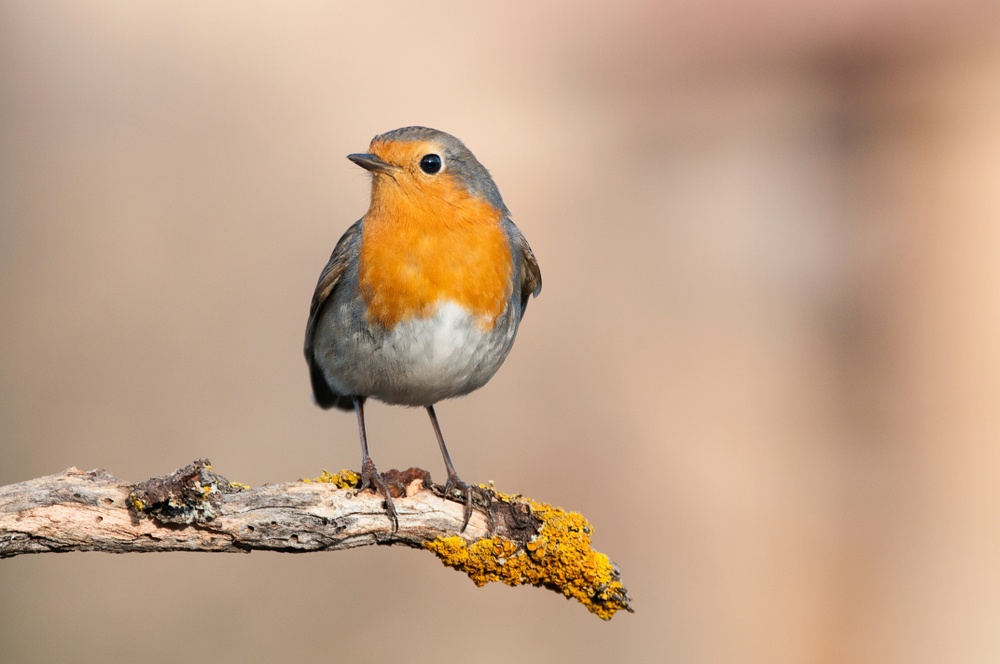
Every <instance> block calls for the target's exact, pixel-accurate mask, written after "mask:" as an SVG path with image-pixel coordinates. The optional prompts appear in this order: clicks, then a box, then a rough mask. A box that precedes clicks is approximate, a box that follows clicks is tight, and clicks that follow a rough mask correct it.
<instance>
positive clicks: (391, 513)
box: [354, 397, 399, 533]
mask: <svg viewBox="0 0 1000 664" xmlns="http://www.w3.org/2000/svg"><path fill="white" fill-rule="evenodd" d="M354 412H355V413H357V415H358V433H359V434H360V436H361V485H360V486H359V487H358V490H357V491H355V492H354V493H355V495H357V494H358V493H360V492H362V491H364V490H365V489H368V490H370V491H371V492H372V493H380V494H382V497H383V498H385V513H386V515H387V516H388V517H389V520H390V521H391V522H392V532H393V533H395V532H396V531H397V530H399V519H398V518H397V516H396V506H395V505H393V503H392V496H390V495H389V487H388V485H386V483H385V480H383V479H382V475H380V474H379V472H378V469H377V468H375V462H374V461H372V458H371V457H370V456H368V434H367V433H365V398H364V397H354Z"/></svg>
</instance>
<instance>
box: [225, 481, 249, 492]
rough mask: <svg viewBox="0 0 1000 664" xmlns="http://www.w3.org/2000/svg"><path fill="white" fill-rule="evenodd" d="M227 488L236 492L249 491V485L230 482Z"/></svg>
mask: <svg viewBox="0 0 1000 664" xmlns="http://www.w3.org/2000/svg"><path fill="white" fill-rule="evenodd" d="M229 488H230V489H236V490H237V491H249V490H250V485H249V484H244V483H243V482H230V483H229Z"/></svg>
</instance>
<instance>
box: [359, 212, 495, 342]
mask: <svg viewBox="0 0 1000 664" xmlns="http://www.w3.org/2000/svg"><path fill="white" fill-rule="evenodd" d="M381 198H382V200H381V201H380V202H381V204H380V205H373V206H372V209H371V210H369V213H368V215H366V217H365V220H364V225H363V229H362V237H361V247H360V256H359V270H358V288H359V290H360V294H361V297H362V298H363V299H364V301H365V303H366V305H367V314H366V315H367V317H368V320H369V322H370V323H375V322H377V323H379V324H381V325H382V326H383V327H384V328H386V329H392V328H393V327H395V326H396V325H397V324H398V323H400V322H402V321H407V320H411V319H428V318H432V317H433V316H434V315H435V314H436V312H437V311H438V309H439V307H440V306H441V304H442V303H443V302H450V303H453V304H454V305H457V306H458V307H459V308H461V309H463V310H465V311H467V312H468V313H469V314H470V315H471V316H472V317H473V319H474V320H475V322H476V324H477V325H478V326H479V327H480V328H482V329H484V330H488V329H491V328H492V327H493V326H494V325H495V323H496V321H497V318H498V317H499V316H500V315H501V314H502V313H503V311H504V309H505V308H506V306H507V303H508V301H509V299H510V295H511V292H512V284H511V276H512V273H513V264H512V261H511V253H510V246H509V243H508V241H507V237H506V234H505V233H504V230H503V227H502V226H501V218H500V215H499V213H498V212H496V211H495V210H494V209H493V208H492V206H490V205H489V204H488V203H487V202H486V201H484V200H482V199H478V198H471V197H467V198H465V199H462V200H458V201H454V200H443V201H435V202H432V203H424V204H423V205H420V206H417V205H414V204H412V203H411V201H410V199H409V198H408V197H406V196H405V195H403V194H400V193H396V194H392V193H386V194H383V196H382V197H381ZM424 199H425V200H426V197H424Z"/></svg>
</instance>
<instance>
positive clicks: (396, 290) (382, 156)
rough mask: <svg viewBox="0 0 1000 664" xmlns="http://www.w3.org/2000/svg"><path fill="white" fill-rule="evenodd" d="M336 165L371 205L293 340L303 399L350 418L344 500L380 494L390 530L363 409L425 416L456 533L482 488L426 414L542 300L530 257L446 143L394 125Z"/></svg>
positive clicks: (495, 196)
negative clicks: (356, 471) (360, 173)
mask: <svg viewBox="0 0 1000 664" xmlns="http://www.w3.org/2000/svg"><path fill="white" fill-rule="evenodd" d="M347 158H348V159H349V160H350V161H352V162H353V163H354V164H356V165H358V166H360V167H361V168H363V169H365V170H366V171H368V172H369V173H370V174H371V203H370V206H369V208H368V211H367V212H366V213H365V214H364V216H362V217H361V219H359V220H358V221H357V222H355V223H354V224H353V225H351V226H350V227H349V228H348V229H347V231H346V232H345V233H344V234H343V236H342V237H341V238H340V240H339V241H338V242H337V244H336V246H335V247H334V249H333V253H332V254H331V256H330V259H329V261H328V262H327V264H326V267H324V268H323V271H322V272H321V274H320V277H319V281H318V283H317V284H316V290H315V292H314V293H313V297H312V303H311V305H310V308H309V320H308V323H307V325H306V335H305V356H306V362H307V363H308V365H309V376H310V380H311V383H312V391H313V396H314V398H315V401H316V404H317V405H319V406H320V407H321V408H324V409H330V408H338V409H343V410H347V411H350V410H353V411H354V413H355V415H356V417H357V424H358V434H359V437H360V441H361V475H360V482H359V485H358V488H357V492H361V491H364V490H366V489H367V490H369V491H372V492H374V493H376V494H381V496H382V497H383V498H384V499H385V511H386V515H387V516H388V518H389V520H390V522H391V527H392V532H396V531H397V530H398V528H399V518H398V515H397V511H396V508H395V505H394V503H393V500H392V496H391V495H390V494H389V488H388V485H387V483H386V482H385V480H384V478H383V477H382V476H381V474H380V473H379V472H378V470H377V468H376V466H375V463H374V461H373V460H372V457H371V455H370V454H369V451H368V437H367V434H366V431H365V411H364V405H365V401H366V400H367V399H375V400H377V401H381V402H384V403H386V404H391V405H400V406H410V407H420V408H424V409H425V410H426V412H427V414H428V416H429V418H430V421H431V426H432V427H433V429H434V434H435V436H436V438H437V442H438V446H439V447H440V451H441V456H442V458H443V459H444V465H445V470H446V472H447V481H446V483H445V495H456V496H457V495H464V499H465V510H464V521H463V524H462V530H463V531H464V530H465V528H466V527H467V525H468V523H469V518H470V516H471V514H472V498H473V493H474V492H482V489H480V488H479V487H478V485H471V484H466V483H465V482H463V481H462V480H461V479H460V478H459V476H458V473H457V472H456V470H455V465H454V464H453V463H452V460H451V455H450V454H449V453H448V447H447V445H446V444H445V440H444V436H443V435H442V433H441V427H440V425H439V423H438V418H437V415H436V413H435V411H434V406H435V404H437V403H438V402H440V401H442V400H444V399H450V398H453V397H459V396H462V395H465V394H468V393H470V392H472V391H473V390H476V389H478V388H480V387H482V386H483V385H485V384H486V382H487V381H489V380H490V378H492V377H493V375H494V374H495V373H496V371H497V370H498V369H499V368H500V365H501V364H503V362H504V360H505V359H506V357H507V354H508V353H509V352H510V349H511V347H512V345H513V343H514V338H515V336H516V334H517V330H518V326H519V324H520V322H521V319H522V318H523V317H524V312H525V309H526V308H527V306H528V300H529V298H530V297H533V296H537V295H538V294H539V293H540V292H541V288H542V276H541V272H540V270H539V268H538V261H537V260H536V259H535V255H534V253H533V252H532V250H531V247H530V246H529V245H528V241H527V240H526V239H525V237H524V235H523V234H522V233H521V231H520V230H519V229H518V228H517V226H515V225H514V222H513V221H512V220H511V215H510V211H509V210H508V209H507V206H506V205H505V204H504V202H503V199H502V198H501V196H500V191H499V190H498V189H497V186H496V184H495V183H494V182H493V178H492V177H491V176H490V173H489V171H487V170H486V168H485V167H484V166H483V165H482V164H481V163H480V162H479V160H478V159H476V157H475V156H474V155H473V154H472V152H471V151H470V150H469V149H468V148H467V147H466V146H465V144H464V143H462V141H460V140H459V139H458V138H456V137H454V136H452V135H450V134H447V133H445V132H443V131H439V130H436V129H431V128H428V127H416V126H414V127H403V128H400V129H395V130H392V131H389V132H385V133H383V134H379V135H378V136H375V137H374V138H373V139H372V140H371V143H370V145H369V147H368V152H365V153H356V154H349V155H347Z"/></svg>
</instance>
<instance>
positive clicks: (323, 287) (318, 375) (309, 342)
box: [305, 221, 361, 410]
mask: <svg viewBox="0 0 1000 664" xmlns="http://www.w3.org/2000/svg"><path fill="white" fill-rule="evenodd" d="M360 231H361V222H360V221H358V222H355V223H354V224H353V225H352V226H351V227H350V228H348V229H347V231H346V232H345V233H344V235H343V236H341V238H340V240H339V241H338V242H337V246H336V247H334V248H333V253H332V254H331V255H330V260H329V261H328V262H327V264H326V267H325V268H323V272H322V273H321V274H320V275H319V282H318V283H317V284H316V291H315V292H314V293H313V297H312V304H311V305H310V307H309V322H308V323H306V339H305V355H306V362H307V363H308V364H309V378H310V380H311V381H312V388H313V395H314V396H315V397H316V403H317V404H318V405H319V406H320V407H322V408H331V407H333V406H336V407H338V408H344V409H348V410H349V409H351V408H353V407H354V404H353V402H351V400H350V399H347V398H346V397H347V395H342V394H338V393H336V392H334V391H333V390H332V389H330V385H329V384H328V383H327V382H326V377H325V376H324V375H323V370H322V369H320V367H319V366H318V365H317V364H316V358H315V355H314V354H313V344H314V341H315V336H316V326H317V325H318V324H319V321H320V319H321V318H322V317H323V311H324V308H325V306H326V303H327V302H330V301H331V300H332V296H333V293H334V292H335V291H336V290H337V287H338V286H339V285H340V280H341V277H343V276H344V271H345V270H346V269H347V264H348V262H349V261H350V260H351V258H352V257H353V256H356V255H357V251H358V241H359V240H360Z"/></svg>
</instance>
